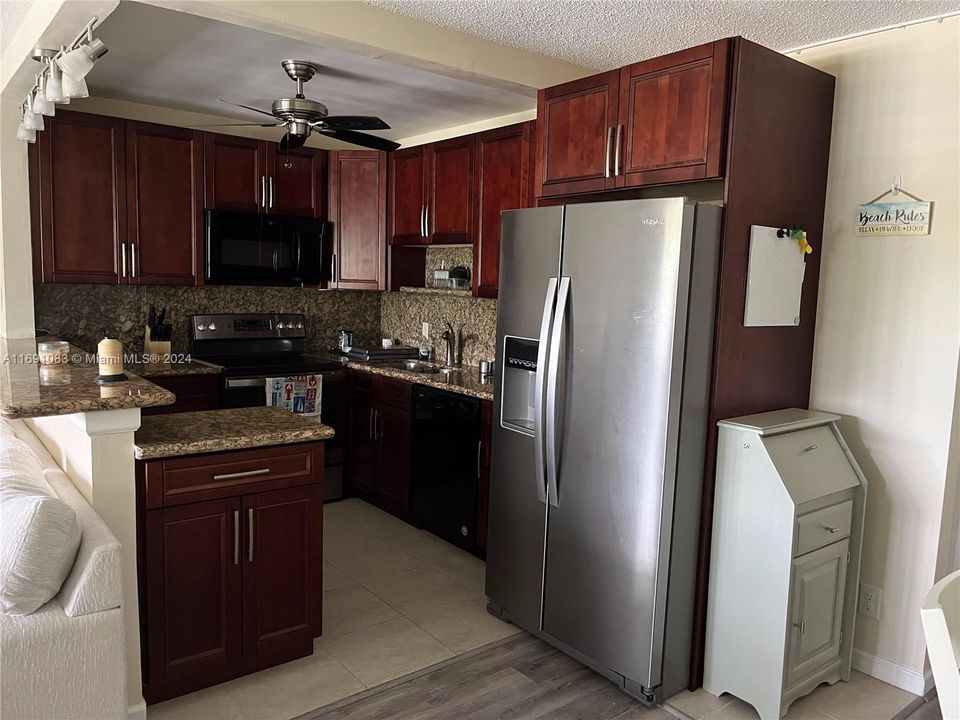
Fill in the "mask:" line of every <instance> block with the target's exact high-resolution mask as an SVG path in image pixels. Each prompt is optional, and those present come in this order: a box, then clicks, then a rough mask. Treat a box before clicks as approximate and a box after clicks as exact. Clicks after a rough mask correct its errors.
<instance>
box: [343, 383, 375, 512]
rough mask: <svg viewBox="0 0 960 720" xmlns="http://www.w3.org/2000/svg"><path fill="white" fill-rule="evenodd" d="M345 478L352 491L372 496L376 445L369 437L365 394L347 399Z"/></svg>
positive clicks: (369, 411) (370, 420)
mask: <svg viewBox="0 0 960 720" xmlns="http://www.w3.org/2000/svg"><path fill="white" fill-rule="evenodd" d="M347 414H348V416H349V421H348V422H349V428H350V430H349V433H348V435H347V463H346V464H347V477H348V480H349V481H350V484H351V486H352V487H353V489H354V491H355V492H358V493H361V494H363V495H366V496H367V497H372V495H373V493H374V491H375V490H376V475H377V445H376V443H375V442H374V440H373V404H372V403H371V401H370V396H369V395H367V394H365V393H351V394H350V396H349V398H348V409H347Z"/></svg>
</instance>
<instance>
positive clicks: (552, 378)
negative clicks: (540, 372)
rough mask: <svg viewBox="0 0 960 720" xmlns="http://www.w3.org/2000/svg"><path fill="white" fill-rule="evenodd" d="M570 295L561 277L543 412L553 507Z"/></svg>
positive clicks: (557, 499)
mask: <svg viewBox="0 0 960 720" xmlns="http://www.w3.org/2000/svg"><path fill="white" fill-rule="evenodd" d="M569 295H570V278H569V277H561V278H560V286H559V289H558V290H557V306H556V310H554V314H553V330H552V331H551V332H550V359H549V361H548V362H547V401H546V404H547V408H546V412H545V413H544V416H545V420H546V423H545V424H546V426H547V431H546V433H545V435H546V445H547V447H546V453H545V454H546V457H547V499H548V500H549V502H550V504H551V505H553V506H554V507H557V506H559V505H560V492H559V489H558V487H557V376H558V375H559V373H560V335H561V334H562V333H563V323H564V321H565V320H566V317H567V297H568V296H569Z"/></svg>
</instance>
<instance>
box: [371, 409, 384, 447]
mask: <svg viewBox="0 0 960 720" xmlns="http://www.w3.org/2000/svg"><path fill="white" fill-rule="evenodd" d="M382 438H383V429H382V428H380V411H379V410H378V409H377V408H374V409H373V441H374V442H377V441H378V440H380V439H382Z"/></svg>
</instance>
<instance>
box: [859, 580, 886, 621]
mask: <svg viewBox="0 0 960 720" xmlns="http://www.w3.org/2000/svg"><path fill="white" fill-rule="evenodd" d="M882 594H883V591H882V590H881V589H880V588H875V587H873V586H872V585H867V584H866V583H860V602H859V603H858V604H857V612H858V613H860V614H861V615H866V616H867V617H872V618H874V619H876V620H879V619H880V596H881V595H882Z"/></svg>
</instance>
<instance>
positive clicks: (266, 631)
mask: <svg viewBox="0 0 960 720" xmlns="http://www.w3.org/2000/svg"><path fill="white" fill-rule="evenodd" d="M243 525H244V527H243V543H242V545H243V548H242V555H243V562H242V564H243V654H244V664H245V666H246V669H247V670H254V669H257V668H262V667H269V666H270V665H275V664H276V663H277V662H281V661H284V660H289V659H290V658H291V657H295V656H297V655H308V654H310V653H311V652H312V651H313V638H314V636H315V635H319V634H320V627H321V621H320V610H321V608H320V602H321V598H322V582H321V572H322V567H323V552H322V550H323V544H322V543H323V485H322V484H320V483H316V484H314V485H307V486H304V487H295V488H290V489H287V490H277V491H275V492H266V493H257V494H256V495H245V496H244V497H243Z"/></svg>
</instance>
